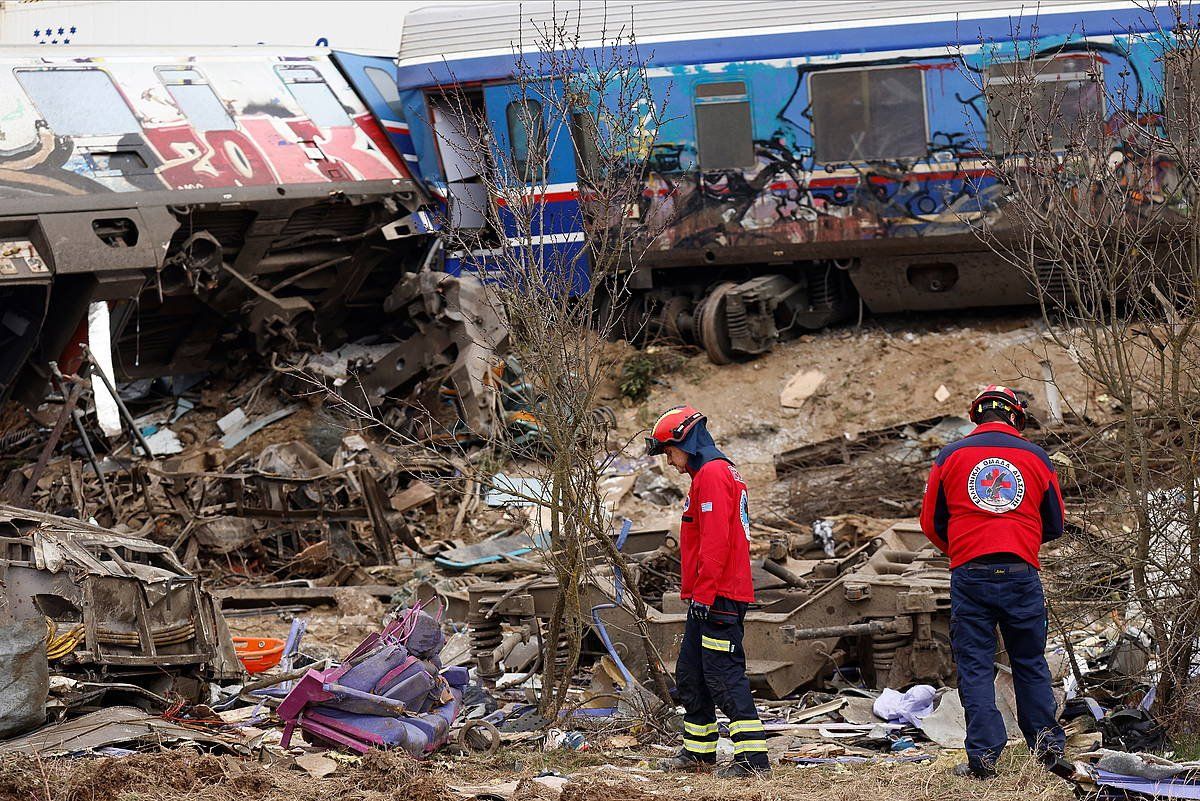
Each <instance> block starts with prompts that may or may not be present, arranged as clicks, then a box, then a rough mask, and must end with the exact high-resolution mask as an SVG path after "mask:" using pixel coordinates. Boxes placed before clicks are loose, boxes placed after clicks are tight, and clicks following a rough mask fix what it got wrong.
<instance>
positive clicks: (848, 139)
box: [808, 64, 929, 164]
mask: <svg viewBox="0 0 1200 801" xmlns="http://www.w3.org/2000/svg"><path fill="white" fill-rule="evenodd" d="M896 70H902V72H898V73H897V72H895V71H896ZM885 72H887V73H891V74H892V75H901V76H904V77H908V76H913V77H915V78H916V80H917V82H918V87H917V88H918V96H919V97H920V98H921V108H920V120H921V141H920V142H919V143H916V142H914V143H911V147H907V146H906V147H901V146H900V143H886V146H885V144H883V143H880V142H878V141H877V140H878V139H879V133H878V132H879V131H882V130H890V129H892V128H893V127H894V126H893V124H892V123H891V122H888V121H887V120H886V116H887V115H885V114H880V115H878V116H882V117H885V121H884V123H883V124H882V125H880V126H878V127H875V126H873V124H872V118H873V117H874V116H877V115H876V114H875V112H876V111H877V110H878V109H876V105H877V104H876V103H875V102H873V95H872V91H871V90H872V85H871V77H872V76H873V75H879V74H882V73H885ZM850 74H854V75H857V76H858V77H859V80H860V81H861V87H862V91H863V92H865V96H866V101H865V103H864V104H863V114H862V123H863V124H862V126H861V128H860V131H859V134H860V138H859V142H858V144H851V143H852V141H853V136H854V133H855V132H854V131H851V130H848V129H847V128H846V126H844V125H843V126H837V127H838V130H836V131H834V132H833V133H832V134H831V135H830V136H831V137H832V138H831V139H829V140H825V139H824V136H823V134H822V129H830V130H832V129H833V128H834V127H835V126H832V125H827V124H823V123H822V119H821V118H822V117H828V116H829V114H830V112H828V111H824V110H823V109H824V104H825V103H833V104H834V105H835V106H840V107H842V109H843V110H844V108H845V105H846V103H847V99H846V97H845V96H844V95H843V94H841V93H839V92H830V91H822V89H821V88H820V84H821V83H822V82H823V81H825V80H826V79H828V78H829V77H830V76H835V75H836V76H839V77H843V78H844V77H845V76H847V75H850ZM808 102H809V108H810V109H811V111H812V141H813V159H814V161H816V162H817V163H819V164H857V163H863V162H871V161H895V160H907V159H917V158H922V157H924V156H926V155H928V153H929V98H928V95H927V94H926V85H925V72H924V71H923V70H919V69H916V68H914V67H913V66H912V65H911V64H882V65H881V64H875V65H869V66H861V67H849V68H846V69H834V70H821V71H819V72H813V73H812V74H810V75H809V76H808ZM879 105H882V103H880V104H879ZM831 108H832V107H831ZM868 136H871V137H872V138H871V139H870V140H868V139H867V137H868ZM835 143H837V144H835ZM864 143H866V144H869V145H870V147H869V148H867V149H866V150H865V151H864V150H863V148H862V145H863V144H864ZM903 144H905V145H907V144H909V143H903ZM836 147H841V148H843V149H841V150H836V151H835V148H836ZM847 147H848V148H849V149H845V148H847ZM831 151H832V152H831ZM856 151H857V152H856Z"/></svg>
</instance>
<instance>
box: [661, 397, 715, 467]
mask: <svg viewBox="0 0 1200 801" xmlns="http://www.w3.org/2000/svg"><path fill="white" fill-rule="evenodd" d="M705 419H707V418H705V416H704V415H702V414H701V413H700V412H698V411H696V410H695V409H694V408H692V407H691V406H675V407H673V408H671V409H667V411H666V412H664V413H663V415H662V416H661V417H659V418H658V420H657V421H656V422H655V423H654V427H653V428H652V429H650V436H648V437H646V453H647V454H649V455H650V456H657V455H658V454H660V453H664V452H665V449H666V446H667V445H678V444H679V443H681V442H683V441H684V439H686V438H687V435H688V434H689V433H690V432H691V430H692V429H693V428H695V426H696V424H697V423H699V422H702V421H704V420H705Z"/></svg>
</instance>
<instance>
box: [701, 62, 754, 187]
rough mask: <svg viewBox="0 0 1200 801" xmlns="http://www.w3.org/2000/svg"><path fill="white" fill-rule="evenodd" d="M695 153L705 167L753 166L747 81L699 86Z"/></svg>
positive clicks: (711, 168)
mask: <svg viewBox="0 0 1200 801" xmlns="http://www.w3.org/2000/svg"><path fill="white" fill-rule="evenodd" d="M696 152H697V156H698V157H699V159H700V169H702V170H728V169H736V168H740V167H753V166H754V129H753V125H752V123H751V118H750V96H749V95H748V94H747V93H746V83H745V81H721V82H719V83H702V84H699V85H697V86H696Z"/></svg>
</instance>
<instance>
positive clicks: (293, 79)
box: [275, 64, 354, 128]
mask: <svg viewBox="0 0 1200 801" xmlns="http://www.w3.org/2000/svg"><path fill="white" fill-rule="evenodd" d="M275 74H276V75H277V76H279V80H280V81H282V82H283V85H284V86H286V87H287V90H288V93H289V94H291V96H292V97H293V98H294V99H295V101H296V103H297V105H299V106H300V110H301V111H303V112H304V116H306V117H308V118H309V119H310V120H312V122H313V124H314V125H316V126H317V127H319V128H346V127H349V126H352V125H353V124H354V122H353V121H352V120H351V119H350V113H349V112H348V111H346V107H345V106H343V105H342V101H341V100H339V99H338V96H337V93H336V92H334V91H333V87H332V86H330V85H329V82H328V81H326V80H325V76H324V75H322V74H321V71H320V70H319V69H317V68H316V67H315V66H313V65H311V64H280V65H278V66H276V67H275ZM308 75H312V76H315V77H306V76H308ZM317 86H320V87H324V93H325V94H321V90H320V89H317V90H316V91H317V94H311V93H309V92H308V88H309V87H317ZM297 87H305V90H304V91H300V90H298V89H297ZM326 94H327V95H328V101H326V99H325V95H326ZM335 109H336V111H335Z"/></svg>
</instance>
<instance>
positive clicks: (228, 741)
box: [0, 706, 245, 757]
mask: <svg viewBox="0 0 1200 801" xmlns="http://www.w3.org/2000/svg"><path fill="white" fill-rule="evenodd" d="M179 741H188V742H195V743H203V744H205V745H210V746H218V747H222V748H226V749H229V750H231V751H236V750H239V747H242V746H244V745H245V743H244V742H243V741H242V740H241V739H239V738H237V737H234V736H231V735H229V734H222V733H220V732H217V731H212V730H209V729H203V728H199V727H192V726H181V725H180V724H178V723H173V722H171V721H169V720H165V719H163V718H161V717H158V716H157V715H152V714H150V713H149V712H146V711H144V710H141V709H138V708H136V707H132V706H112V707H108V708H106V709H101V710H98V711H96V712H91V713H89V714H87V715H83V716H81V717H78V718H72V719H70V720H65V721H62V722H59V723H52V724H50V725H49V726H44V727H42V728H40V729H38V730H37V731H34V732H30V733H29V734H26V735H24V736H22V737H17V738H14V739H12V740H9V741H7V742H4V743H0V754H37V755H38V756H42V757H55V756H67V755H70V754H82V753H88V752H91V751H95V750H96V749H98V748H105V747H109V746H120V745H128V744H147V743H148V744H160V743H169V742H179Z"/></svg>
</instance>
